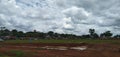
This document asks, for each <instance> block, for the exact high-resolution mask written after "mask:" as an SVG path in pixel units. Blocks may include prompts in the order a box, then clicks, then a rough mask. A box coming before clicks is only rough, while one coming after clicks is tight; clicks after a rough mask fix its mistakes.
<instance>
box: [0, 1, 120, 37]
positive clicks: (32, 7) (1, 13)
mask: <svg viewBox="0 0 120 57" xmlns="http://www.w3.org/2000/svg"><path fill="white" fill-rule="evenodd" d="M0 26H5V27H6V28H8V29H17V30H20V31H32V30H37V31H40V32H48V31H54V32H57V33H67V34H76V35H82V34H88V31H89V29H90V28H93V29H95V30H96V32H97V33H98V34H100V33H102V32H105V31H108V30H110V31H111V32H112V33H114V34H120V0H0Z"/></svg>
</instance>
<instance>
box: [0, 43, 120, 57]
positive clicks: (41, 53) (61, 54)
mask: <svg viewBox="0 0 120 57" xmlns="http://www.w3.org/2000/svg"><path fill="white" fill-rule="evenodd" d="M0 45H1V47H0V53H5V54H7V53H6V52H7V51H9V50H21V51H24V52H25V53H28V55H27V56H26V57H120V45H113V44H87V43H81V44H75V43H74V44H72V43H71V44H60V43H59V44H58V43H34V44H33V43H29V44H10V43H1V44H0ZM7 55H9V56H13V54H7Z"/></svg>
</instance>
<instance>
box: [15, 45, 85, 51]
mask: <svg viewBox="0 0 120 57" xmlns="http://www.w3.org/2000/svg"><path fill="white" fill-rule="evenodd" d="M16 47H21V48H34V49H36V48H41V49H47V50H78V51H83V50H86V49H87V47H86V46H79V47H65V46H44V47H32V46H16Z"/></svg>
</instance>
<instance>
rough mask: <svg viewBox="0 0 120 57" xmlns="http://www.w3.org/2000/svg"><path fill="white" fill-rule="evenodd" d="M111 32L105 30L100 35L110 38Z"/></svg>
mask: <svg viewBox="0 0 120 57" xmlns="http://www.w3.org/2000/svg"><path fill="white" fill-rule="evenodd" d="M112 35H113V34H112V33H111V31H106V32H104V33H102V34H101V37H108V38H110V37H111V36H112Z"/></svg>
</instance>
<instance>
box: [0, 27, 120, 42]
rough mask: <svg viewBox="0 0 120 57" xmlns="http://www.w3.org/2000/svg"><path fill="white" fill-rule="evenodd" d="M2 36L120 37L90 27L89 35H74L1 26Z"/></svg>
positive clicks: (0, 32)
mask: <svg viewBox="0 0 120 57" xmlns="http://www.w3.org/2000/svg"><path fill="white" fill-rule="evenodd" d="M0 38H2V39H5V40H9V39H14V40H15V39H21V40H24V39H120V35H114V36H113V33H111V31H105V32H103V33H101V34H100V35H98V34H97V33H96V31H95V29H89V34H87V35H80V36H77V35H74V34H60V33H55V32H53V31H49V32H47V33H43V32H39V31H36V30H34V31H28V32H23V31H18V30H16V29H13V30H9V29H7V28H5V27H0Z"/></svg>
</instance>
